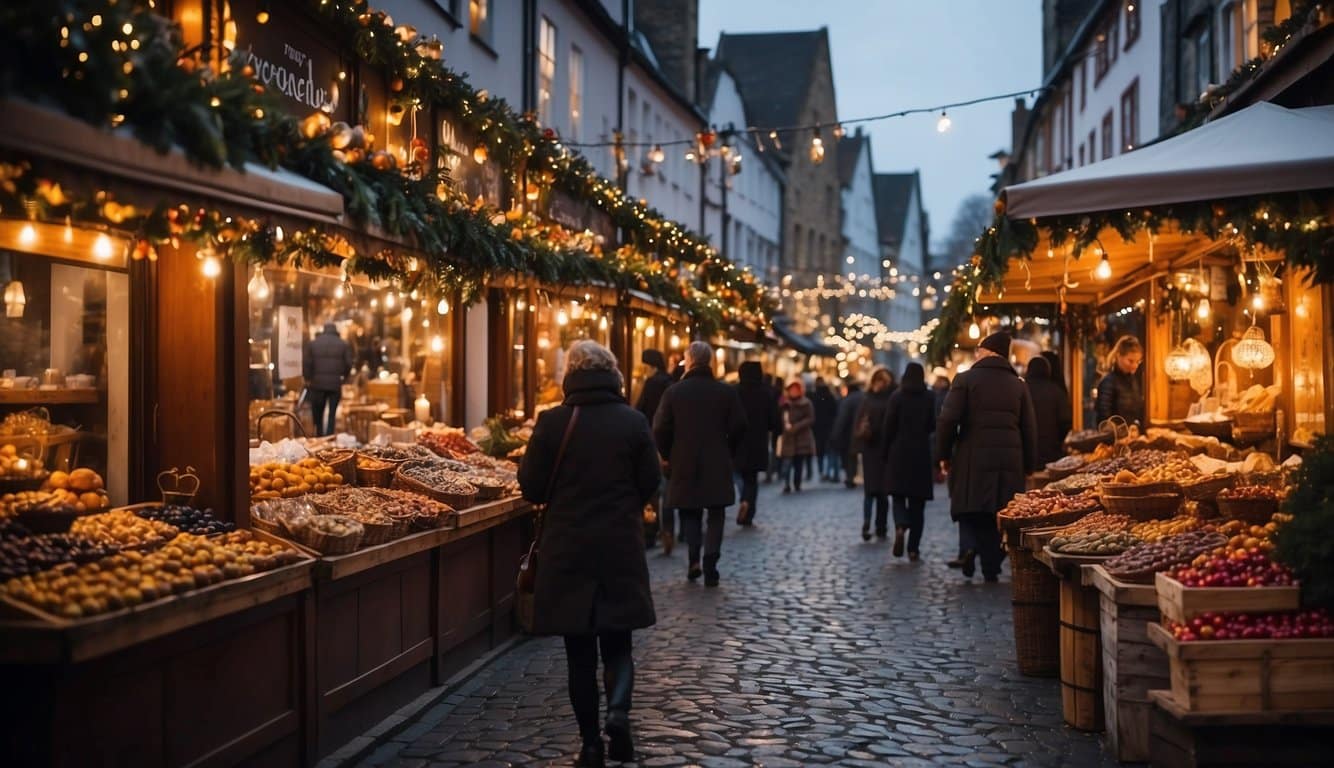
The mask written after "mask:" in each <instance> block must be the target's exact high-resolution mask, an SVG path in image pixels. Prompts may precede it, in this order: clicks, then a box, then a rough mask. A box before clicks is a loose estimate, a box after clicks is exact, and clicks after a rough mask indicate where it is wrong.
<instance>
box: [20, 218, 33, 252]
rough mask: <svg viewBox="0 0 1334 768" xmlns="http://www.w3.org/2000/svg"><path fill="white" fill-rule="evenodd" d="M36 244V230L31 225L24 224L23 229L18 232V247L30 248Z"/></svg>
mask: <svg viewBox="0 0 1334 768" xmlns="http://www.w3.org/2000/svg"><path fill="white" fill-rule="evenodd" d="M36 244H37V228H36V227H34V226H33V225H31V224H24V225H23V229H20V230H19V245H21V246H23V247H24V248H31V247H33V246H34V245H36Z"/></svg>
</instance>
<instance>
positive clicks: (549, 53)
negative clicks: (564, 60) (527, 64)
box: [537, 16, 556, 126]
mask: <svg viewBox="0 0 1334 768" xmlns="http://www.w3.org/2000/svg"><path fill="white" fill-rule="evenodd" d="M555 89H556V25H555V24H552V23H551V19H548V18H547V17H546V16H543V17H542V21H541V23H540V24H539V25H538V33H537V119H538V120H539V121H541V123H542V125H546V126H550V125H551V124H552V117H553V115H552V113H551V99H552V95H553V93H554V92H555Z"/></svg>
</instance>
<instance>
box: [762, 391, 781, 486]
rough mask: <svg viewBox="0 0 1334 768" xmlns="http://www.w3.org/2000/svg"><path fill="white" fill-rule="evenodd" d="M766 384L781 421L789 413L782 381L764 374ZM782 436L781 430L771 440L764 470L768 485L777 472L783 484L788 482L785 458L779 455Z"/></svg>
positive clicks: (765, 480)
mask: <svg viewBox="0 0 1334 768" xmlns="http://www.w3.org/2000/svg"><path fill="white" fill-rule="evenodd" d="M764 384H765V386H766V387H768V388H769V396H770V397H771V398H773V402H774V407H775V408H777V409H778V415H779V418H780V419H781V418H782V416H783V414H784V413H786V412H787V409H786V408H785V406H786V404H787V402H786V398H785V397H784V396H783V384H782V380H781V379H779V377H778V376H775V375H773V374H769V373H766V374H764ZM782 435H783V431H782V430H781V429H780V430H778V431H777V432H775V433H774V434H773V437H771V438H770V439H769V466H768V467H765V470H764V482H766V483H772V482H773V480H774V473H775V472H777V473H778V474H780V475H782V476H783V482H787V475H786V474H785V473H784V472H783V457H782V456H781V455H779V453H778V441H779V439H780V438H781V437H782Z"/></svg>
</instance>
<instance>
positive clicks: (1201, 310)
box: [1195, 296, 1213, 320]
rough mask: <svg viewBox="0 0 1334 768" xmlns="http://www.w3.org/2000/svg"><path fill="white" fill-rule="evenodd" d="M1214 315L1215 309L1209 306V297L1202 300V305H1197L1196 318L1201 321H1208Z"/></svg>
mask: <svg viewBox="0 0 1334 768" xmlns="http://www.w3.org/2000/svg"><path fill="white" fill-rule="evenodd" d="M1211 314H1213V307H1211V306H1209V297H1207V296H1206V297H1204V298H1203V299H1200V303H1199V304H1196V305H1195V316H1196V317H1198V318H1199V319H1201V320H1208V319H1209V315H1211Z"/></svg>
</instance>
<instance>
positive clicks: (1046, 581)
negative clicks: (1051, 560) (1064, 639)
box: [1010, 546, 1061, 677]
mask: <svg viewBox="0 0 1334 768" xmlns="http://www.w3.org/2000/svg"><path fill="white" fill-rule="evenodd" d="M1010 590H1011V599H1010V604H1011V606H1013V608H1014V650H1015V655H1016V657H1017V660H1018V662H1019V674H1021V675H1027V676H1029V677H1055V676H1056V674H1057V672H1058V671H1059V670H1060V663H1061V654H1060V618H1061V609H1060V588H1059V586H1058V579H1057V578H1056V574H1054V573H1052V572H1051V569H1050V568H1048V567H1047V566H1046V565H1043V564H1042V563H1040V562H1038V561H1037V559H1036V558H1034V557H1033V552H1032V551H1031V550H1029V549H1028V548H1027V547H1017V546H1012V547H1010Z"/></svg>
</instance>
